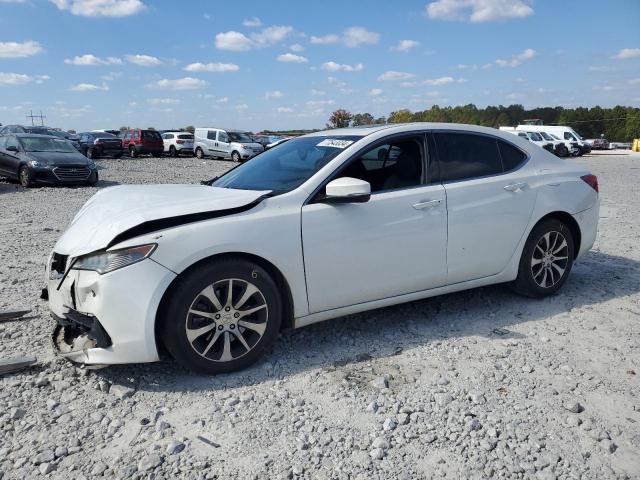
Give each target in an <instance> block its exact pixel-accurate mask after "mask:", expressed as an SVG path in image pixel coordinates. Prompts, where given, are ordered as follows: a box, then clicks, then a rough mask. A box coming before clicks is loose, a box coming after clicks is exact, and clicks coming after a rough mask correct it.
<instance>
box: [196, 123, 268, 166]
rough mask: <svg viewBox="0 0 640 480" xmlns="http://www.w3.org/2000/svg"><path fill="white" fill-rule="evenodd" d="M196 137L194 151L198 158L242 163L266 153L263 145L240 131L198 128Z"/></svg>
mask: <svg viewBox="0 0 640 480" xmlns="http://www.w3.org/2000/svg"><path fill="white" fill-rule="evenodd" d="M194 137H195V138H194V142H193V151H194V153H195V155H196V157H198V158H204V157H214V158H224V159H227V160H229V159H230V160H233V161H234V162H241V161H243V160H249V159H250V158H251V157H254V156H256V155H257V154H259V153H262V152H263V151H264V148H263V147H262V145H260V144H259V143H257V142H254V141H253V139H252V138H251V137H250V136H249V135H248V134H247V133H245V132H242V131H240V130H226V129H222V128H209V127H198V128H196V130H195V133H194Z"/></svg>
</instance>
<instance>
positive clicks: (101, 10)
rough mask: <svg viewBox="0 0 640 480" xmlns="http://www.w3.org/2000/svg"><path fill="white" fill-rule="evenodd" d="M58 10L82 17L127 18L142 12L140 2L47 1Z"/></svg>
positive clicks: (108, 0)
mask: <svg viewBox="0 0 640 480" xmlns="http://www.w3.org/2000/svg"><path fill="white" fill-rule="evenodd" d="M49 1H50V2H51V3H53V4H54V5H55V6H56V7H58V8H59V9H60V10H66V11H69V12H70V13H72V14H73V15H79V16H82V17H127V16H129V15H135V14H136V13H140V12H142V11H144V10H145V9H146V8H147V7H146V6H145V4H144V3H142V1H141V0H49Z"/></svg>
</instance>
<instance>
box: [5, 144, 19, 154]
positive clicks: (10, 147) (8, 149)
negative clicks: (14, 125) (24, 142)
mask: <svg viewBox="0 0 640 480" xmlns="http://www.w3.org/2000/svg"><path fill="white" fill-rule="evenodd" d="M17 151H18V147H16V146H15V145H9V146H8V147H7V152H17Z"/></svg>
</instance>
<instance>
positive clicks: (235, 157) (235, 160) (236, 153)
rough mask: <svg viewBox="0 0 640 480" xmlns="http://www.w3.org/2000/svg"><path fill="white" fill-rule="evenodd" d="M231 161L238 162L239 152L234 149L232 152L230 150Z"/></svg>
mask: <svg viewBox="0 0 640 480" xmlns="http://www.w3.org/2000/svg"><path fill="white" fill-rule="evenodd" d="M231 161H232V162H234V163H238V162H240V154H239V153H238V152H236V151H235V150H234V151H233V152H231Z"/></svg>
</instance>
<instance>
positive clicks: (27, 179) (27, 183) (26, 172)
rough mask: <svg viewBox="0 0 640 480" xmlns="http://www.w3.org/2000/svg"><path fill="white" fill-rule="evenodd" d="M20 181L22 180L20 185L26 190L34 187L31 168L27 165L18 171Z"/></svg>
mask: <svg viewBox="0 0 640 480" xmlns="http://www.w3.org/2000/svg"><path fill="white" fill-rule="evenodd" d="M18 179H19V180H20V185H22V186H23V187H24V188H29V187H32V186H33V175H32V173H31V170H30V169H29V167H27V166H26V165H22V166H21V167H20V169H19V170H18Z"/></svg>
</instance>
